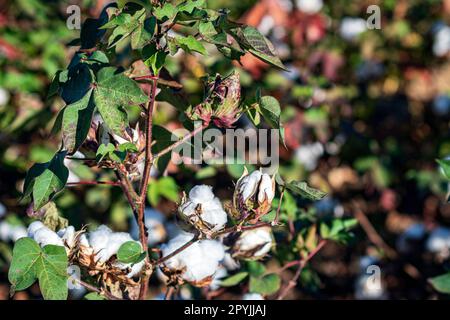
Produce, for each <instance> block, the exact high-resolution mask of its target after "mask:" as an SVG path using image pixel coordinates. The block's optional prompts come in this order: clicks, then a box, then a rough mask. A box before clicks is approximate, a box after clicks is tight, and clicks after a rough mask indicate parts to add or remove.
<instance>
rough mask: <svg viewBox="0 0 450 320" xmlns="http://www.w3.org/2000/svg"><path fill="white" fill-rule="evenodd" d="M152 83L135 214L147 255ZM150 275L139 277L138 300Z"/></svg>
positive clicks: (152, 101) (145, 291)
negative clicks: (143, 165)
mask: <svg viewBox="0 0 450 320" xmlns="http://www.w3.org/2000/svg"><path fill="white" fill-rule="evenodd" d="M152 80H153V83H152V87H151V90H150V92H149V98H150V102H149V103H148V104H147V113H146V116H147V119H146V120H147V121H146V122H145V131H146V135H145V167H144V173H143V175H142V180H141V185H140V188H139V203H138V213H137V223H138V226H139V241H140V242H141V245H142V249H143V250H144V252H147V253H148V234H147V228H146V227H145V214H144V212H145V199H146V196H147V188H148V181H149V179H150V170H151V168H152V161H153V155H152V126H153V108H154V106H155V100H156V87H157V82H158V75H155V76H154V77H153V78H152ZM145 263H146V264H148V263H149V258H148V254H147V256H146V258H145ZM149 278H150V275H149V274H147V272H145V273H143V274H142V276H141V281H140V283H141V286H140V289H139V300H143V299H145V297H146V295H147V289H148V281H149Z"/></svg>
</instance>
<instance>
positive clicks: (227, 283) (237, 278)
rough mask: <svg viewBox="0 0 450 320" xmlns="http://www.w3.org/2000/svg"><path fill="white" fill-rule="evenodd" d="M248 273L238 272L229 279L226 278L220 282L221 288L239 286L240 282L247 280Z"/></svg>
mask: <svg viewBox="0 0 450 320" xmlns="http://www.w3.org/2000/svg"><path fill="white" fill-rule="evenodd" d="M247 276H248V272H238V273H236V274H234V275H232V276H231V277H228V278H226V279H224V280H222V281H221V282H220V285H221V286H222V287H233V286H235V285H237V284H239V283H240V282H241V281H242V280H244V279H245V278H247Z"/></svg>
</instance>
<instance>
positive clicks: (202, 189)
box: [189, 185, 215, 203]
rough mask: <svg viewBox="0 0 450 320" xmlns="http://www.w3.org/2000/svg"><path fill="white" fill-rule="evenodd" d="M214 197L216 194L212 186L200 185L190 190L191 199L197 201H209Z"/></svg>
mask: <svg viewBox="0 0 450 320" xmlns="http://www.w3.org/2000/svg"><path fill="white" fill-rule="evenodd" d="M214 198H215V196H214V193H213V192H212V187H211V186H207V185H199V186H195V187H193V188H192V189H191V191H189V199H191V200H192V201H193V202H196V203H202V202H208V201H210V200H213V199H214Z"/></svg>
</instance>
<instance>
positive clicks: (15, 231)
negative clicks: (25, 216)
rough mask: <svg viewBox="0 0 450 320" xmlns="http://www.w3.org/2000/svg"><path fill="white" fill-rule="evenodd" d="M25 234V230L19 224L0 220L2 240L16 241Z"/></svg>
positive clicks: (0, 238) (0, 236)
mask: <svg viewBox="0 0 450 320" xmlns="http://www.w3.org/2000/svg"><path fill="white" fill-rule="evenodd" d="M26 236H27V230H26V229H25V227H23V226H21V225H13V224H11V223H9V222H8V221H1V222H0V240H1V241H4V242H8V241H13V242H16V241H17V240H19V239H20V238H23V237H26Z"/></svg>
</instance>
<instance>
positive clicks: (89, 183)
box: [67, 180, 120, 187]
mask: <svg viewBox="0 0 450 320" xmlns="http://www.w3.org/2000/svg"><path fill="white" fill-rule="evenodd" d="M80 185H108V186H120V182H117V181H87V180H81V181H78V182H68V183H67V186H68V187H74V186H80Z"/></svg>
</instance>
